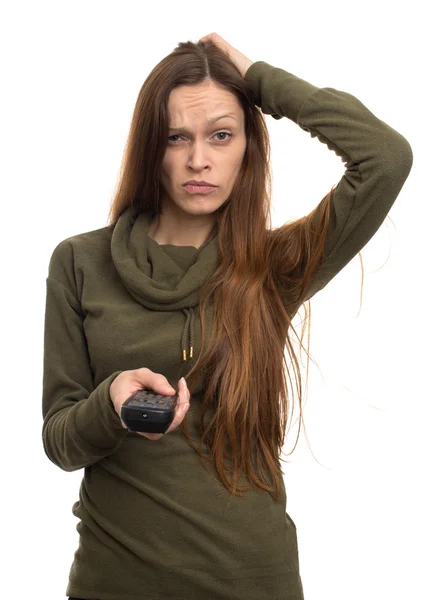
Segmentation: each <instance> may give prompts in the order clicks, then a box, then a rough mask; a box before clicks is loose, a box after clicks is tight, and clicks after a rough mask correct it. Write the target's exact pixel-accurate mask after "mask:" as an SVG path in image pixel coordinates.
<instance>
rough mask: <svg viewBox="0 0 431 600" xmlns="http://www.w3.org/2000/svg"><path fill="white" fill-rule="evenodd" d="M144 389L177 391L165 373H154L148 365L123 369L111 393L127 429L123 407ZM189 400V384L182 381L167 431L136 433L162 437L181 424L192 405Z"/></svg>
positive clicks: (166, 392)
mask: <svg viewBox="0 0 431 600" xmlns="http://www.w3.org/2000/svg"><path fill="white" fill-rule="evenodd" d="M142 389H147V390H152V391H154V392H156V393H158V394H163V395H166V396H169V395H173V394H175V393H176V391H175V390H174V388H172V387H171V385H169V382H168V380H167V379H166V377H165V376H164V375H162V374H161V373H154V371H151V370H150V369H147V368H146V367H143V368H141V369H132V370H130V371H123V372H122V373H120V374H119V375H118V376H117V377H116V378H115V379H114V381H113V382H112V383H111V386H110V388H109V393H110V396H111V401H112V403H113V405H114V408H115V412H116V413H117V414H118V417H119V419H120V421H121V425H122V426H123V427H124V428H125V429H127V427H126V425H125V424H124V422H123V420H122V419H121V407H122V406H123V404H124V402H125V401H126V400H127V399H128V398H130V396H132V395H133V394H136V393H137V392H139V391H140V390H142ZM189 402H190V393H189V391H188V389H187V385H185V384H184V385H183V383H182V382H181V381H180V382H179V384H178V402H177V405H176V407H175V416H174V419H173V421H172V423H171V424H170V426H169V428H168V429H167V430H166V431H165V433H147V432H140V431H136V432H135V433H137V434H139V435H142V436H143V437H146V438H148V439H149V440H159V439H160V438H161V437H163V436H164V435H166V434H167V433H169V432H171V431H173V430H174V429H175V428H176V427H178V426H179V425H180V424H181V422H182V420H183V419H184V417H185V415H186V413H187V411H188V408H189V406H190V404H189Z"/></svg>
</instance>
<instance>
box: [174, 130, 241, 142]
mask: <svg viewBox="0 0 431 600" xmlns="http://www.w3.org/2000/svg"><path fill="white" fill-rule="evenodd" d="M214 135H226V136H229V137H224V138H222V139H220V138H219V139H218V141H219V142H224V141H226V140H229V139H230V138H231V137H232V133H229V132H228V131H218V132H217V133H216V134H214ZM179 137H181V136H180V135H170V136H169V137H168V142H170V143H171V144H177V143H178V142H177V140H173V139H172V138H179Z"/></svg>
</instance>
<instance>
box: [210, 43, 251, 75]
mask: <svg viewBox="0 0 431 600" xmlns="http://www.w3.org/2000/svg"><path fill="white" fill-rule="evenodd" d="M209 40H211V42H213V44H215V45H216V46H218V47H219V48H220V49H221V50H223V51H224V52H226V53H227V54H228V55H229V58H230V59H231V60H232V61H233V62H234V63H235V65H236V66H237V67H238V70H239V72H240V73H241V75H242V76H243V77H245V74H246V72H247V70H248V68H249V67H250V66H251V65H252V64H253V62H254V61H252V60H250V59H249V58H247V57H246V56H245V55H244V54H242V53H241V52H240V51H239V50H237V49H236V48H234V47H233V46H231V45H230V44H228V43H227V41H226V40H224V39H223V38H222V37H221V36H220V35H218V34H217V33H209V34H208V35H204V37H201V38H200V40H199V41H200V42H208V41H209Z"/></svg>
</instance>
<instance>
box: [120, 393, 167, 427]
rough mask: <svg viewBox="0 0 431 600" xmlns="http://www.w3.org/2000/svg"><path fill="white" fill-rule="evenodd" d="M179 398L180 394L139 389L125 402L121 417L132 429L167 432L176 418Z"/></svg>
mask: <svg viewBox="0 0 431 600" xmlns="http://www.w3.org/2000/svg"><path fill="white" fill-rule="evenodd" d="M177 400H178V394H174V395H173V396H165V395H164V394H159V393H158V392H154V391H153V390H139V392H136V394H133V395H132V396H130V398H128V399H127V400H126V401H125V402H124V403H123V405H122V407H121V411H120V412H121V419H122V420H123V421H124V424H125V425H126V426H127V429H129V430H130V431H144V432H146V433H165V431H166V430H167V429H168V427H169V426H170V424H171V423H172V421H173V420H174V416H175V407H176V405H177Z"/></svg>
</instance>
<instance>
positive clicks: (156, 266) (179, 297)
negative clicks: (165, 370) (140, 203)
mask: <svg viewBox="0 0 431 600" xmlns="http://www.w3.org/2000/svg"><path fill="white" fill-rule="evenodd" d="M150 222H151V215H150V213H144V212H140V213H138V214H137V215H136V216H133V214H132V210H131V208H130V207H129V208H127V209H126V210H125V211H124V212H123V213H122V214H121V215H120V217H119V219H118V221H117V222H116V224H115V226H114V229H113V232H112V238H111V255H112V260H113V262H114V265H115V267H116V270H117V272H118V274H119V276H120V278H121V280H122V282H123V284H124V286H125V287H126V288H127V290H128V292H129V293H130V294H131V296H132V297H133V298H134V299H135V300H136V301H137V302H139V303H140V304H142V305H143V306H146V307H147V308H150V309H152V310H157V311H172V310H182V311H183V312H184V314H185V316H186V322H185V325H184V328H183V333H182V350H181V353H182V357H183V360H186V359H187V354H186V351H187V347H189V349H190V355H191V356H192V355H193V341H194V340H193V336H194V330H195V321H196V312H195V310H194V308H195V307H197V306H198V305H199V295H200V290H201V287H202V285H203V283H204V282H205V281H206V280H207V279H209V277H210V276H211V275H212V274H213V273H214V271H215V269H216V266H217V260H218V256H219V252H218V232H216V233H215V234H214V235H213V237H212V238H211V239H210V240H209V241H208V242H207V243H206V244H204V245H203V246H201V247H200V248H195V247H194V246H175V245H172V244H165V245H160V244H158V243H157V242H156V241H155V240H153V239H152V238H150V237H149V236H148V230H149V226H150ZM187 334H188V338H189V341H188V344H187ZM205 336H207V332H206V333H205ZM206 339H208V338H207V337H206ZM191 356H190V358H191Z"/></svg>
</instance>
